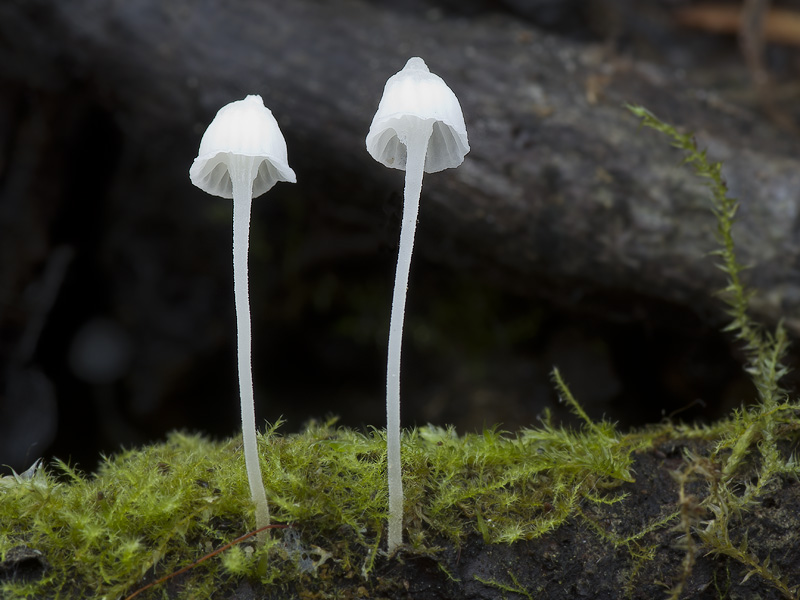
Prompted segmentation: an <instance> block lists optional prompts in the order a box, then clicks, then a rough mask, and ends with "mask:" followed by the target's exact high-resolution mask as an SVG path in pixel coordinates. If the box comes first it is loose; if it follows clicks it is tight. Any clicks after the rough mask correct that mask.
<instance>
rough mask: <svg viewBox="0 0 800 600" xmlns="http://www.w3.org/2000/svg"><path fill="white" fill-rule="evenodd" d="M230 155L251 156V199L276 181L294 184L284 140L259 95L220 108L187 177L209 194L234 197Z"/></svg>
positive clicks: (205, 134)
mask: <svg viewBox="0 0 800 600" xmlns="http://www.w3.org/2000/svg"><path fill="white" fill-rule="evenodd" d="M233 156H244V157H251V158H252V159H253V161H254V162H255V163H256V165H257V167H258V169H257V171H256V175H255V179H254V180H253V198H255V197H257V196H260V195H261V194H263V193H264V192H266V191H267V190H269V189H270V188H271V187H272V186H274V185H275V184H276V183H277V182H278V181H288V182H291V183H295V182H296V181H297V178H296V176H295V174H294V171H293V170H292V169H291V167H289V162H288V158H287V153H286V140H284V139H283V134H282V133H281V130H280V128H279V127H278V122H277V121H276V120H275V117H273V116H272V111H271V110H270V109H268V108H267V107H265V106H264V101H263V100H262V99H261V96H258V95H251V96H247V97H246V98H245V99H244V100H237V101H236V102H231V103H230V104H226V105H225V106H223V107H222V108H221V109H219V112H217V116H215V117H214V120H213V121H211V125H209V126H208V129H206V132H205V133H204V134H203V138H202V139H201V140H200V151H199V152H198V155H197V158H195V159H194V162H193V163H192V166H191V168H190V169H189V178H190V179H191V180H192V183H193V184H194V185H196V186H197V187H199V188H200V189H201V190H203V191H205V192H207V193H209V194H212V195H214V196H221V197H223V198H233V186H232V183H231V176H230V172H229V169H230V167H231V157H233Z"/></svg>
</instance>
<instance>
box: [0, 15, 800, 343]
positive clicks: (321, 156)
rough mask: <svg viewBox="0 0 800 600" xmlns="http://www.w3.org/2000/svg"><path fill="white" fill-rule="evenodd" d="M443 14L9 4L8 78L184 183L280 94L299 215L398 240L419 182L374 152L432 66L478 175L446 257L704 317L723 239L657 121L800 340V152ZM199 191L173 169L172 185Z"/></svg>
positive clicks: (434, 185) (435, 245)
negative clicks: (388, 89)
mask: <svg viewBox="0 0 800 600" xmlns="http://www.w3.org/2000/svg"><path fill="white" fill-rule="evenodd" d="M223 6H224V8H223ZM43 15H46V17H44V18H43ZM426 15H427V13H426V14H423V15H419V16H412V15H409V14H392V13H390V12H389V11H388V10H387V9H380V8H372V7H370V6H369V5H365V4H361V3H356V2H347V3H318V2H314V1H305V2H302V1H301V2H291V3H255V2H233V3H226V4H224V5H220V6H219V7H216V8H208V7H206V10H200V9H198V7H197V6H196V5H195V4H193V3H186V2H179V1H172V2H161V1H142V2H137V3H135V8H134V6H132V5H129V4H127V3H105V4H102V5H100V6H98V5H97V4H96V3H94V2H91V1H89V0H85V1H75V2H70V3H69V4H64V3H59V2H48V1H44V0H36V1H30V2H25V3H6V4H4V5H3V6H2V8H0V35H2V39H3V40H4V46H5V47H6V60H4V62H3V65H2V74H3V76H4V77H5V78H7V79H11V80H13V81H17V82H19V81H24V82H26V83H27V84H29V85H31V86H33V87H35V88H39V89H45V90H53V89H62V90H63V89H67V88H69V87H70V86H76V85H78V86H81V87H82V89H83V90H84V93H87V94H91V95H93V96H94V97H95V98H96V99H97V100H98V101H99V102H101V103H102V104H104V105H106V106H108V107H109V108H110V109H111V110H113V112H114V114H115V115H116V117H117V118H118V119H119V121H120V123H122V127H123V131H124V132H126V134H127V135H129V136H130V137H131V138H132V139H134V140H136V142H137V143H139V144H142V145H144V144H153V145H158V144H162V145H163V144H169V143H173V142H176V140H180V141H181V142H184V144H183V145H182V146H181V149H182V150H185V152H186V153H185V155H184V156H180V157H177V158H176V159H175V162H176V163H181V164H183V165H184V166H185V165H186V164H189V162H191V159H192V155H191V152H192V151H193V150H192V145H193V143H196V138H197V136H198V127H199V126H201V124H205V123H207V122H208V121H209V119H210V117H211V116H212V115H213V113H214V111H215V110H216V109H217V108H218V107H219V106H221V105H222V104H224V103H225V102H227V101H229V100H230V99H232V98H236V97H239V96H241V95H243V94H244V93H248V92H259V93H261V94H262V95H263V96H264V98H265V100H266V103H267V104H268V105H269V106H270V107H271V108H272V109H273V111H274V113H275V114H276V115H277V116H278V120H279V122H281V124H282V127H283V129H284V132H285V134H286V136H287V139H288V141H289V147H290V159H291V160H292V161H293V165H295V169H296V170H297V171H298V180H299V181H300V182H301V183H300V184H298V189H297V194H298V196H299V197H300V198H303V197H308V198H313V199H315V201H316V202H320V203H321V200H320V199H321V198H323V197H327V198H331V199H333V198H335V202H337V203H341V205H342V211H352V214H356V215H360V217H359V218H360V219H361V220H362V221H363V223H379V222H380V219H381V218H382V216H383V215H381V214H379V213H378V211H376V206H377V204H376V196H377V197H378V199H379V200H380V199H381V198H385V197H387V196H388V195H389V194H390V193H392V192H393V191H395V190H396V189H397V187H398V184H399V179H398V176H397V174H396V173H390V172H387V171H386V169H382V168H380V167H379V166H378V165H376V164H374V163H373V162H372V161H371V159H370V158H369V156H368V155H367V154H366V153H365V152H364V148H363V146H364V142H363V138H364V134H365V132H366V131H367V129H368V126H369V121H370V118H371V115H372V112H373V111H374V108H375V105H376V102H377V98H378V97H379V95H380V91H381V89H382V85H383V82H384V81H385V79H386V77H387V75H388V74H391V73H393V72H395V71H397V70H398V69H399V68H400V67H402V65H403V64H404V61H405V59H406V58H407V56H408V55H410V54H420V55H422V56H424V57H425V58H426V59H427V61H428V62H429V64H430V66H431V67H432V69H433V70H434V71H435V72H437V73H439V74H441V75H442V76H443V77H444V79H445V80H446V81H448V82H449V84H450V85H451V87H452V88H453V89H454V90H455V91H456V93H457V95H458V96H459V98H460V100H461V102H462V105H463V108H464V113H465V115H466V120H467V124H468V130H469V134H470V143H471V146H472V151H471V153H470V154H469V157H468V159H467V161H466V162H465V163H464V165H463V166H462V167H460V168H459V169H456V170H453V171H449V172H446V173H443V174H440V175H435V176H430V177H428V178H426V180H425V189H424V192H423V193H424V196H425V198H424V199H423V204H422V212H421V222H422V226H421V227H420V231H419V234H418V235H419V249H420V251H421V252H422V253H423V254H424V255H425V256H427V257H428V258H429V259H431V260H434V261H436V262H439V263H442V264H447V265H452V266H455V267H457V268H460V269H468V270H469V271H470V272H473V273H475V274H476V275H478V276H480V277H485V278H488V279H491V280H492V281H494V282H495V283H497V284H500V285H501V286H505V287H507V288H513V289H516V290H521V291H525V292H529V293H531V294H540V293H543V291H544V290H547V293H550V294H553V295H556V296H561V297H575V296H576V295H578V296H581V295H582V296H590V295H591V294H592V292H593V291H596V290H617V291H619V290H622V291H634V292H638V293H642V294H646V295H651V296H655V297H659V298H665V299H668V300H672V301H676V302H679V303H684V304H689V305H703V304H705V303H706V302H707V301H708V300H707V299H708V298H709V297H710V295H711V293H712V291H713V290H715V289H717V288H719V287H720V285H721V283H722V282H721V278H720V275H719V273H718V272H717V271H716V269H715V268H714V267H713V266H712V264H711V262H710V261H709V260H707V259H706V258H705V255H706V253H707V252H708V251H709V250H711V249H712V248H713V241H712V240H713V232H714V227H715V225H714V222H713V219H712V217H711V216H710V215H709V214H708V212H707V210H706V207H707V201H706V195H705V191H704V188H703V186H702V184H701V183H700V182H697V181H695V180H694V179H693V178H692V177H691V175H690V174H688V173H687V172H686V171H685V170H683V169H680V168H677V167H676V165H677V164H678V162H679V160H680V157H679V156H678V155H676V154H675V153H674V152H673V151H672V150H671V149H669V148H667V147H665V143H664V140H662V139H659V138H658V137H657V136H656V135H655V134H653V133H650V132H647V131H641V130H640V129H639V128H638V126H637V122H636V120H635V119H634V118H633V117H632V116H631V115H630V114H628V113H627V111H626V110H625V109H624V108H623V104H624V103H626V102H631V103H641V104H644V105H646V106H647V107H649V108H650V109H651V110H652V111H653V112H655V113H656V114H658V115H660V116H662V117H663V118H665V119H667V120H670V121H672V122H674V123H676V124H677V125H680V126H685V127H687V128H691V129H694V130H695V131H697V133H698V135H699V137H700V141H701V143H702V144H703V145H707V146H708V147H709V151H710V154H711V156H712V157H714V158H717V159H722V160H725V161H726V164H727V171H726V173H727V178H728V182H729V184H730V186H731V190H732V193H733V194H734V195H736V196H737V197H739V198H741V200H742V208H741V212H740V222H739V227H738V229H737V231H736V233H737V235H738V239H739V242H740V247H741V250H742V254H743V258H744V260H745V261H746V262H748V263H752V264H753V265H754V267H755V268H754V269H753V270H752V272H751V277H750V282H751V283H752V284H753V285H754V286H756V287H758V288H759V289H761V290H762V291H763V293H762V294H761V295H760V296H759V297H758V299H757V306H758V311H759V313H761V314H762V315H764V316H766V317H767V318H768V319H769V320H771V321H776V320H777V319H778V318H780V317H785V318H786V319H787V324H788V326H789V327H790V329H791V330H792V331H793V332H795V333H798V332H800V320H799V319H798V318H797V317H796V314H797V309H798V307H799V306H800V277H799V276H798V273H797V269H796V268H795V266H794V265H795V263H796V256H797V254H798V237H797V236H796V234H795V232H796V229H797V208H796V205H797V200H796V199H797V192H796V190H797V189H798V183H800V175H798V169H797V160H796V158H795V156H797V154H798V152H797V149H798V144H797V142H796V140H794V139H785V138H783V136H781V134H780V132H779V131H776V130H775V129H773V128H772V127H771V126H770V125H769V124H768V123H766V122H764V120H763V119H762V118H760V117H759V116H758V115H757V114H753V113H750V112H748V111H747V110H744V109H741V108H738V107H736V106H734V105H733V104H730V103H728V102H727V101H725V100H724V99H722V98H720V97H718V96H716V95H715V94H714V93H713V92H708V93H707V92H706V91H704V90H702V89H698V88H696V87H695V86H694V84H693V83H691V82H690V81H685V80H683V79H682V78H681V76H680V74H675V73H671V72H668V71H665V70H661V69H659V68H657V67H655V66H653V65H649V64H647V63H646V62H639V61H636V60H632V59H630V58H621V57H619V56H616V55H615V54H614V53H612V52H611V51H608V50H605V49H604V48H603V47H601V46H596V45H577V44H575V43H573V42H570V41H567V40H563V39H557V38H552V37H548V36H547V35H544V34H542V33H540V32H538V31H536V30H534V29H532V28H530V27H528V26H526V25H525V23H523V22H520V21H515V20H512V19H506V18H500V17H495V18H491V17H485V16H484V17H480V18H475V19H469V20H467V19H452V20H449V19H447V18H442V17H440V16H439V17H437V15H433V16H426ZM143 147H144V146H143ZM176 171H177V169H176ZM184 175H185V174H184V173H182V172H172V171H169V170H167V169H166V168H165V170H164V172H162V173H161V174H160V178H161V180H162V181H166V180H168V179H170V178H176V179H177V177H178V176H180V177H184ZM301 185H302V190H301V189H300V186H301ZM185 193H186V195H187V196H191V195H192V194H193V191H192V190H190V189H188V188H187V189H185ZM142 201H143V202H146V199H145V200H142ZM331 201H333V200H331ZM335 212H336V211H335V210H334V209H332V208H330V207H326V208H325V214H326V215H328V216H329V217H330V215H332V214H333V213H335ZM330 218H335V217H330ZM315 248H317V247H316V246H315V244H314V243H313V242H312V243H309V253H310V254H309V260H313V259H314V250H315ZM317 250H319V249H318V248H317ZM320 251H322V250H320Z"/></svg>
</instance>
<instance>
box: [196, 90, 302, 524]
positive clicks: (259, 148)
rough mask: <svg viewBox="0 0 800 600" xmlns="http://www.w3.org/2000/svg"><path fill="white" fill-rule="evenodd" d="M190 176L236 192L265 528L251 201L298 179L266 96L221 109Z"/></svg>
mask: <svg viewBox="0 0 800 600" xmlns="http://www.w3.org/2000/svg"><path fill="white" fill-rule="evenodd" d="M189 178H190V179H191V180H192V183H193V184H194V185H196V186H197V187H199V188H200V189H201V190H203V191H205V192H208V193H209V194H212V195H214V196H221V197H222V198H233V293H234V303H235V306H236V334H237V335H236V337H237V353H238V366H239V394H240V399H241V405H242V438H243V442H244V462H245V467H246V469H247V479H248V481H249V483H250V495H251V497H252V498H253V503H254V504H255V507H256V527H258V528H261V527H264V526H265V525H269V505H268V504H267V496H266V493H265V491H264V482H263V480H262V478H261V467H260V466H259V461H258V448H257V445H256V415H255V405H254V400H253V373H252V359H251V339H250V301H249V297H248V286H247V254H248V253H247V249H248V245H249V242H250V205H251V203H252V200H253V198H256V197H258V196H260V195H261V194H263V193H264V192H266V191H268V190H269V189H270V188H272V186H273V185H275V184H276V183H277V182H278V181H289V182H291V183H295V182H296V181H297V179H296V177H295V174H294V171H292V169H291V168H290V167H289V163H288V161H287V156H286V141H285V140H284V139H283V135H282V134H281V130H280V128H279V127H278V123H277V122H276V121H275V117H273V116H272V111H270V110H269V109H268V108H266V107H265V106H264V102H263V100H262V99H261V96H247V97H246V98H245V99H244V100H238V101H236V102H231V103H230V104H227V105H226V106H223V107H222V108H221V109H220V110H219V112H218V113H217V116H216V117H214V120H213V121H211V125H209V126H208V129H206V132H205V133H204V134H203V138H202V139H201V140H200V151H199V152H198V156H197V158H196V159H194V162H193V163H192V166H191V168H190V169H189Z"/></svg>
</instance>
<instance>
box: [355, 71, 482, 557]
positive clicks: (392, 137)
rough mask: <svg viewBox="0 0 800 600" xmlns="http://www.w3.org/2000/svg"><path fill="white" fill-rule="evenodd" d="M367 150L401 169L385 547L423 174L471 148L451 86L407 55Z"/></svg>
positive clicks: (394, 505)
mask: <svg viewBox="0 0 800 600" xmlns="http://www.w3.org/2000/svg"><path fill="white" fill-rule="evenodd" d="M367 151H368V152H369V153H370V154H371V155H372V157H373V158H374V159H375V160H377V161H378V162H380V163H383V164H384V165H386V166H387V167H391V168H394V169H401V170H405V172H406V181H405V192H404V208H403V221H402V225H401V229H400V249H399V251H398V256H397V271H396V272H395V280H394V295H393V298H392V316H391V322H390V325H389V353H388V359H387V365H386V446H387V463H388V471H389V474H388V477H389V534H388V550H389V552H392V551H393V550H394V549H395V548H397V546H399V545H400V544H402V543H403V531H402V525H403V483H402V473H401V466H400V348H401V344H402V336H403V316H404V312H405V304H406V291H407V289H408V274H409V269H410V266H411V252H412V249H413V247H414V232H415V229H416V226H417V214H418V213H419V198H420V194H421V192H422V174H423V171H425V172H427V173H436V172H437V171H443V170H444V169H449V168H452V167H457V166H458V165H460V164H461V163H462V162H463V161H464V156H465V155H466V154H467V152H469V143H468V142H467V128H466V125H465V124H464V116H463V114H462V112H461V105H460V104H459V103H458V98H456V96H455V94H454V93H453V91H452V90H451V89H450V88H449V87H447V84H446V83H445V82H444V81H443V80H442V79H441V78H440V77H439V76H437V75H434V74H433V73H431V72H430V71H429V70H428V67H427V65H426V64H425V61H423V60H422V59H421V58H418V57H414V58H410V59H409V60H408V62H407V63H406V66H405V67H404V68H403V70H402V71H400V72H399V73H396V74H394V75H392V76H391V77H390V78H389V80H388V81H387V82H386V87H385V88H384V90H383V97H381V101H380V103H379V104H378V111H377V112H376V113H375V117H374V118H373V120H372V125H371V126H370V128H369V134H368V135H367Z"/></svg>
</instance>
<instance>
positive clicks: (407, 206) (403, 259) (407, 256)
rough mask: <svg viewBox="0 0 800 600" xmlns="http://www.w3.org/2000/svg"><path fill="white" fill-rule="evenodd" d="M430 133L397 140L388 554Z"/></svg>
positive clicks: (395, 538) (395, 534)
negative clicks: (401, 178) (411, 278)
mask: <svg viewBox="0 0 800 600" xmlns="http://www.w3.org/2000/svg"><path fill="white" fill-rule="evenodd" d="M432 132H433V120H432V119H425V120H422V119H420V120H417V122H416V123H415V124H414V126H413V127H411V128H409V130H408V131H407V132H406V133H405V135H404V136H403V137H404V138H405V139H402V138H401V139H400V141H401V142H403V143H404V144H405V146H406V182H405V191H404V206H403V222H402V225H401V226H400V249H399V250H398V253H397V270H396V271H395V276H394V294H393V297H392V316H391V321H390V324H389V354H388V358H387V361H386V461H387V464H388V476H389V535H388V550H389V552H392V551H394V550H395V548H397V546H399V545H400V544H402V543H403V480H402V470H401V466H400V349H401V345H402V342H403V318H404V316H405V307H406V292H407V291H408V274H409V270H410V268H411V252H412V250H413V249H414V233H415V232H416V229H417V215H418V214H419V198H420V195H421V193H422V175H423V171H424V167H425V155H426V154H427V150H428V140H429V139H430V137H431V133H432Z"/></svg>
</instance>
